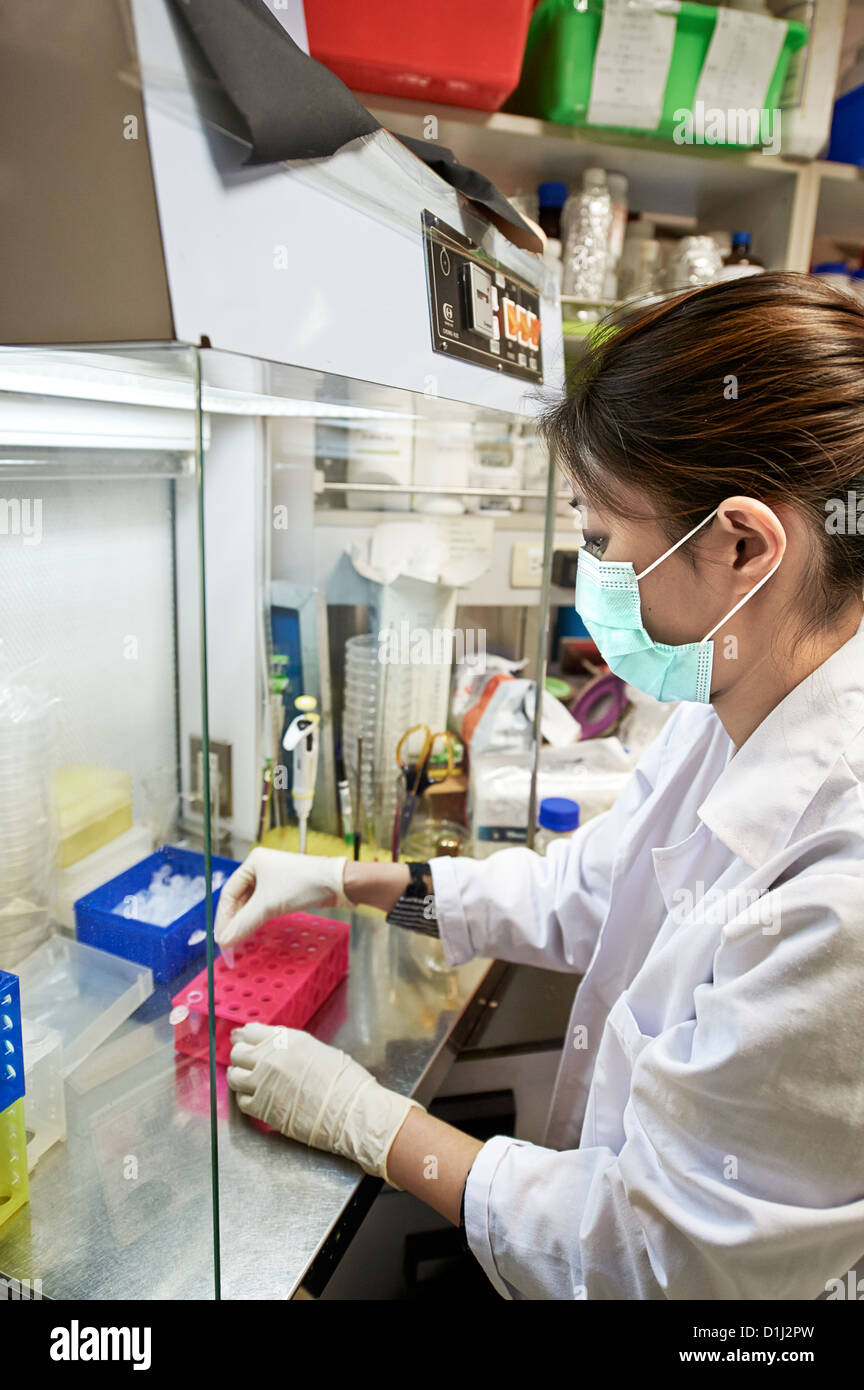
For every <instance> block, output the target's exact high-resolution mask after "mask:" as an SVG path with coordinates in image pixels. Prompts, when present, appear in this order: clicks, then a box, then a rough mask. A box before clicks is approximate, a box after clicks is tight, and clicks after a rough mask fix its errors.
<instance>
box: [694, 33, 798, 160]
mask: <svg viewBox="0 0 864 1390" xmlns="http://www.w3.org/2000/svg"><path fill="white" fill-rule="evenodd" d="M786 28H787V26H786V22H785V20H782V19H769V18H768V16H767V15H761V14H749V13H748V12H747V11H745V10H725V9H718V10H717V23H716V25H715V26H714V33H713V34H712V36H711V43H710V44H709V47H708V52H707V54H706V55H705V62H704V64H703V66H702V74H701V76H700V78H699V85H698V86H697V88H696V97H695V102H694V116H698V114H699V112H700V111H701V112H703V113H704V114H705V116H706V119H707V120H710V119H711V115H710V113H711V112H712V111H714V112H717V111H722V112H724V113H728V112H731V111H735V112H739V111H740V112H746V111H752V110H755V111H759V110H762V109H763V107H764V105H765V97H766V95H767V92H768V83H769V82H770V81H771V78H772V76H773V74H774V69H775V68H776V66H777V59H778V58H779V57H780V49H781V48H782V47H783V41H784V39H785V38H786ZM694 128H695V127H694ZM757 131H758V127H757ZM733 136H734V132H732V131H727V139H729V138H732V137H733ZM740 143H747V141H744V140H742V141H740ZM753 143H755V141H754V142H753Z"/></svg>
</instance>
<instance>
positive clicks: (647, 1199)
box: [216, 273, 864, 1299]
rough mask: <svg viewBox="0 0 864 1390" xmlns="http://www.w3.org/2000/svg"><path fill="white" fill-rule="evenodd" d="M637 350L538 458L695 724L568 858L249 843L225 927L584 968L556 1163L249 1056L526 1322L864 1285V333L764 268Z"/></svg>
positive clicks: (283, 1119)
mask: <svg viewBox="0 0 864 1390" xmlns="http://www.w3.org/2000/svg"><path fill="white" fill-rule="evenodd" d="M618 322H619V328H618V331H617V332H616V333H615V334H613V335H608V336H606V337H604V338H603V339H602V341H600V342H598V343H597V344H596V345H595V347H594V348H593V350H592V352H591V354H590V356H589V358H588V359H587V361H586V363H585V364H584V367H583V368H582V370H581V374H580V378H579V381H578V382H577V383H576V384H575V387H574V390H573V392H572V394H571V395H570V396H569V397H568V398H567V399H566V400H564V401H562V402H561V403H560V404H556V405H555V407H554V408H552V409H551V410H550V411H549V412H547V416H546V419H545V430H546V433H547V438H548V440H549V442H550V445H551V446H552V448H553V450H554V452H555V454H556V455H557V457H558V460H559V462H560V464H561V466H562V467H563V468H564V469H565V470H566V472H567V474H568V475H569V477H570V478H571V479H572V482H573V487H574V489H575V494H576V496H575V501H576V503H577V504H578V505H579V506H580V507H581V508H582V514H583V517H584V545H583V547H582V548H581V549H580V552H579V566H578V579H577V590H576V606H577V608H578V609H579V611H580V613H581V614H582V616H583V619H584V620H585V622H586V625H587V627H588V630H589V632H590V633H591V634H592V636H593V637H594V640H595V641H596V643H597V645H598V647H599V648H600V651H601V652H602V654H603V656H604V658H605V659H606V660H607V661H608V664H609V666H610V667H611V669H612V670H613V671H616V672H618V673H619V674H620V675H621V676H622V677H623V678H624V679H625V680H627V681H629V682H630V683H631V684H633V685H634V686H637V687H639V688H640V689H642V690H645V691H647V692H648V693H650V694H653V695H655V696H656V697H657V698H659V699H661V700H669V701H675V702H677V705H676V708H675V709H674V710H673V712H672V714H671V716H670V718H669V719H668V721H667V723H666V724H665V726H664V728H663V730H662V732H661V734H660V735H659V737H658V738H656V739H655V741H654V742H653V743H652V744H651V745H650V746H649V747H648V749H647V750H646V751H645V753H644V755H643V756H642V759H641V761H640V762H639V764H638V766H637V768H636V770H635V772H634V774H633V777H632V779H631V781H630V782H629V784H628V786H627V788H626V789H625V791H624V793H623V794H622V795H621V796H620V797H619V799H618V801H617V802H616V804H615V806H614V807H613V808H612V809H611V810H610V811H608V812H607V813H606V814H604V815H602V816H599V817H597V818H596V819H594V820H590V821H588V822H587V823H585V824H584V825H583V826H582V827H581V828H580V829H579V830H578V831H577V832H576V833H575V834H574V835H573V837H572V839H570V840H569V841H557V842H553V844H552V845H551V846H550V848H549V850H548V852H547V854H546V856H545V858H541V857H540V856H539V855H537V854H535V853H534V852H533V851H531V850H529V849H527V848H513V849H508V850H503V851H501V852H499V853H497V854H495V855H493V856H492V857H491V858H488V859H485V860H483V861H472V860H470V859H451V858H442V859H436V860H433V861H432V863H431V864H430V865H427V866H412V867H411V868H410V869H409V867H408V866H407V865H404V864H403V865H395V864H357V863H351V862H347V863H346V862H345V861H344V860H341V859H333V860H329V859H317V858H302V857H300V856H294V855H286V854H282V853H280V852H278V851H268V850H261V849H258V850H254V851H253V852H252V854H251V855H250V856H249V858H248V859H247V860H246V862H245V863H244V865H243V866H242V867H241V868H240V869H238V870H237V872H236V873H235V875H234V876H233V878H232V879H231V880H229V882H228V884H227V885H226V887H225V888H224V889H223V892H222V899H221V902H220V906H219V912H218V917H217V924H216V938H217V940H218V941H220V942H221V943H223V944H227V943H230V942H236V941H238V940H240V939H242V937H244V936H246V935H248V934H249V933H250V932H251V931H253V930H254V929H255V927H256V926H257V925H258V924H259V923H261V922H262V921H264V920H266V919H267V918H269V917H271V916H273V915H274V914H275V913H280V912H285V911H290V910H295V909H302V908H311V907H326V906H328V905H330V906H333V905H336V904H338V905H340V906H343V907H344V906H346V905H347V904H348V903H361V902H364V903H371V904H374V905H375V906H378V907H381V908H384V909H385V910H386V911H388V912H390V913H392V920H394V921H402V922H405V923H407V924H408V925H412V921H411V912H412V911H414V912H415V913H416V914H417V919H416V923H413V924H416V925H418V926H420V927H421V928H422V929H426V930H433V931H434V930H436V929H437V931H438V933H440V936H441V939H442V942H443V948H444V951H445V954H446V957H447V960H448V962H449V963H450V964H451V965H454V966H455V965H458V964H459V963H461V962H463V961H466V960H469V959H470V958H471V957H472V956H493V957H498V958H500V959H503V960H508V961H517V962H525V963H527V964H531V965H539V966H546V967H550V968H552V969H556V970H564V971H570V972H576V973H578V974H580V975H582V976H583V979H582V982H581V984H580V986H579V989H578V991H577V995H576V1000H575V1004H574V1007H573V1013H572V1017H571V1020H570V1025H569V1028H568V1033H567V1037H566V1039H565V1043H564V1048H563V1051H562V1055H561V1062H560V1067H559V1071H558V1076H557V1080H556V1084H555V1090H554V1095H553V1099H552V1104H551V1109H550V1112H549V1117H548V1123H547V1127H546V1132H545V1135H544V1139H543V1143H542V1144H531V1143H527V1142H525V1141H523V1140H519V1139H514V1138H509V1137H505V1136H498V1137H496V1138H493V1139H490V1140H488V1141H487V1142H486V1143H485V1144H484V1143H480V1142H478V1141H477V1140H475V1139H473V1138H471V1137H470V1136H468V1135H466V1134H464V1133H462V1132H461V1131H459V1130H457V1129H454V1128H453V1127H451V1126H449V1125H447V1124H444V1123H442V1122H441V1121H440V1120H437V1119H435V1118H433V1117H432V1116H431V1115H429V1114H428V1113H427V1112H426V1111H425V1110H424V1109H423V1107H422V1106H420V1105H418V1104H417V1103H416V1102H414V1101H411V1100H409V1099H408V1098H406V1097H404V1096H400V1095H396V1094H395V1093H394V1092H392V1091H389V1090H387V1089H385V1088H383V1087H381V1086H380V1085H379V1084H378V1083H377V1082H376V1081H374V1080H373V1079H372V1077H371V1075H370V1073H369V1072H368V1071H366V1070H365V1068H363V1067H361V1066H359V1065H358V1064H357V1063H356V1062H354V1061H353V1060H351V1059H350V1058H348V1057H346V1056H345V1054H344V1053H342V1052H340V1051H339V1050H338V1049H336V1048H333V1047H329V1046H326V1045H325V1044H323V1043H321V1042H318V1041H317V1040H316V1039H314V1038H312V1037H310V1036H309V1035H308V1034H306V1033H304V1032H301V1031H296V1030H285V1029H272V1028H267V1027H264V1026H260V1025H254V1024H252V1025H247V1026H246V1027H244V1028H241V1029H240V1030H239V1031H238V1032H237V1034H236V1041H235V1044H234V1048H233V1051H232V1058H231V1061H232V1065H231V1067H230V1069H229V1073H228V1076H229V1082H230V1085H231V1086H232V1087H233V1089H234V1090H235V1091H236V1092H237V1096H238V1101H239V1104H240V1106H241V1108H242V1109H243V1110H244V1111H246V1113H247V1114H249V1115H255V1116H258V1117H259V1118H261V1119H264V1120H266V1121H267V1122H268V1123H269V1124H271V1125H273V1126H274V1127H276V1128H279V1129H281V1130H282V1131H283V1133H285V1134H287V1135H290V1136H291V1137H293V1138H295V1139H298V1140H300V1141H301V1142H304V1143H307V1144H312V1145H314V1146H315V1147H318V1148H321V1149H329V1150H333V1151H336V1152H339V1153H341V1154H345V1155H348V1156H350V1157H351V1158H353V1159H355V1160H356V1162H357V1163H359V1164H360V1165H361V1166H362V1167H363V1168H364V1169H365V1171H367V1172H369V1173H376V1174H378V1175H380V1176H382V1177H384V1178H386V1180H387V1181H388V1182H389V1183H391V1184H392V1185H393V1186H394V1187H396V1188H399V1189H407V1190H408V1191H410V1192H413V1193H414V1194H415V1195H416V1196H418V1197H420V1198H422V1199H423V1200H424V1201H426V1202H428V1203H429V1205H430V1206H432V1207H434V1208H435V1210H436V1211H438V1212H440V1213H442V1214H443V1215H444V1216H446V1217H448V1218H449V1219H450V1220H451V1221H452V1222H453V1223H454V1224H455V1223H457V1222H464V1228H465V1233H466V1238H467V1243H468V1246H469V1247H470V1249H471V1250H472V1251H473V1253H474V1255H475V1256H476V1258H477V1259H478V1260H479V1262H480V1264H481V1265H482V1267H483V1269H484V1270H485V1272H486V1274H487V1276H488V1278H489V1279H490V1281H491V1283H492V1284H493V1286H494V1287H495V1289H497V1291H498V1292H499V1294H501V1295H502V1297H504V1298H513V1299H577V1298H588V1299H664V1298H667V1299H814V1298H819V1297H823V1298H824V1297H827V1296H829V1294H830V1290H831V1289H832V1288H833V1287H836V1286H835V1285H833V1284H832V1281H834V1280H841V1279H842V1280H843V1281H844V1286H845V1277H846V1274H847V1272H848V1271H849V1270H851V1269H854V1268H855V1266H856V1262H857V1264H858V1272H859V1273H860V1274H861V1275H864V1258H862V1256H864V1168H862V1161H861V1156H862V1153H864V1063H862V1038H864V622H862V616H864V603H862V591H864V306H862V305H860V304H859V303H857V302H856V301H855V300H853V299H852V298H851V297H849V296H847V295H845V294H843V293H842V292H839V291H835V290H832V289H830V288H828V287H827V286H826V285H824V284H823V283H822V282H821V281H819V280H816V279H814V278H812V277H810V276H807V275H791V274H774V273H769V274H762V275H754V276H751V277H748V278H746V279H740V280H736V281H733V282H731V283H730V282H726V283H723V284H719V285H714V286H710V287H708V288H704V289H699V290H693V291H686V292H685V293H683V294H681V295H678V296H676V297H675V298H674V299H672V300H671V301H669V300H667V301H666V302H662V303H659V304H655V305H653V306H650V307H643V308H642V309H635V310H630V311H629V312H627V313H624V314H623V315H622V316H621V317H620V318H619V320H618ZM430 918H431V919H432V921H431V925H430Z"/></svg>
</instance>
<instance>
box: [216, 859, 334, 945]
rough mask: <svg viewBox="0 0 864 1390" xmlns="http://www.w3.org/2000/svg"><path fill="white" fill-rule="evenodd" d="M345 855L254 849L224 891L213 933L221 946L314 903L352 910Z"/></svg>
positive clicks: (317, 905) (232, 943)
mask: <svg viewBox="0 0 864 1390" xmlns="http://www.w3.org/2000/svg"><path fill="white" fill-rule="evenodd" d="M345 863H346V860H345V859H344V858H341V859H330V858H327V857H326V856H321V855H314V854H289V853H288V852H286V851H285V850H281V849H261V848H258V849H253V850H252V851H251V853H250V854H249V855H248V856H247V857H246V859H244V861H243V863H242V864H241V865H240V867H239V869H235V870H234V873H233V874H232V875H231V877H230V878H229V879H228V882H227V883H226V884H225V886H224V888H223V889H222V892H221V894H220V897H219V907H218V909H217V911H216V922H215V924H214V936H215V938H216V942H217V945H219V946H235V945H236V944H237V942H238V941H242V940H243V939H244V938H245V937H247V936H251V935H252V933H253V932H254V931H255V929H256V927H260V926H261V923H262V922H268V921H269V920H270V918H271V917H280V916H282V915H283V914H284V913H286V912H302V911H304V910H305V909H306V908H310V907H338V908H339V909H340V910H341V911H347V910H350V909H351V908H352V907H353V906H354V904H353V903H352V902H351V901H350V900H349V899H348V898H346V896H345V894H344V892H343V890H342V876H343V874H344V872H345Z"/></svg>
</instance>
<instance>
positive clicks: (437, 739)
mask: <svg viewBox="0 0 864 1390" xmlns="http://www.w3.org/2000/svg"><path fill="white" fill-rule="evenodd" d="M415 734H420V735H421V736H422V739H423V742H422V746H421V749H420V752H419V753H418V754H417V757H416V760H409V758H408V755H407V753H406V751H405V749H406V744H407V743H408V742H409V741H410V740H411V738H412V737H413V736H414V735H415ZM436 744H437V745H438V750H439V751H441V749H442V745H443V749H446V752H447V762H446V763H436V765H435V766H434V767H433V766H431V763H432V758H433V756H434V755H435V753H436ZM453 748H454V740H453V735H452V734H451V733H450V731H449V729H448V730H444V731H442V732H440V733H437V734H433V733H432V732H431V730H430V729H429V726H428V725H427V724H413V725H412V726H411V728H410V729H406V730H405V732H404V734H403V735H402V737H401V738H400V740H399V742H398V744H397V745H396V766H397V767H398V768H399V771H400V773H401V776H402V778H404V783H405V798H404V800H403V802H402V804H401V806H400V807H399V808H398V810H397V811H396V816H395V818H394V821H393V863H394V864H395V863H396V862H397V861H398V859H399V847H400V845H401V844H402V841H403V840H404V839H405V836H406V835H407V834H408V830H409V828H410V825H411V821H412V820H413V818H414V812H415V811H416V809H417V802H418V801H419V800H420V798H421V796H422V795H423V793H424V792H425V791H426V790H427V789H428V788H429V787H431V786H432V784H433V782H443V781H444V780H445V778H447V777H449V776H450V775H451V773H452V771H453Z"/></svg>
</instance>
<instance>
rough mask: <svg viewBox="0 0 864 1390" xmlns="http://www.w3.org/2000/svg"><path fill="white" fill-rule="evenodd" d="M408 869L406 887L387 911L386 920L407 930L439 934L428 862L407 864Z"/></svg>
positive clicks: (428, 934) (432, 934) (430, 934)
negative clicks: (408, 878) (409, 877)
mask: <svg viewBox="0 0 864 1390" xmlns="http://www.w3.org/2000/svg"><path fill="white" fill-rule="evenodd" d="M408 870H409V872H410V874H411V879H410V882H409V884H408V887H407V888H406V889H405V892H404V893H403V894H402V896H401V898H400V899H399V901H398V902H397V903H396V904H395V906H394V907H393V908H391V910H390V911H389V912H388V913H387V921H388V922H390V923H391V924H392V925H393V926H394V927H406V928H407V930H408V931H419V932H423V933H424V934H425V935H426V936H440V935H441V933H440V932H439V930H438V922H437V919H436V913H435V892H434V889H433V886H432V871H431V869H430V868H429V865H428V864H409V865H408Z"/></svg>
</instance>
